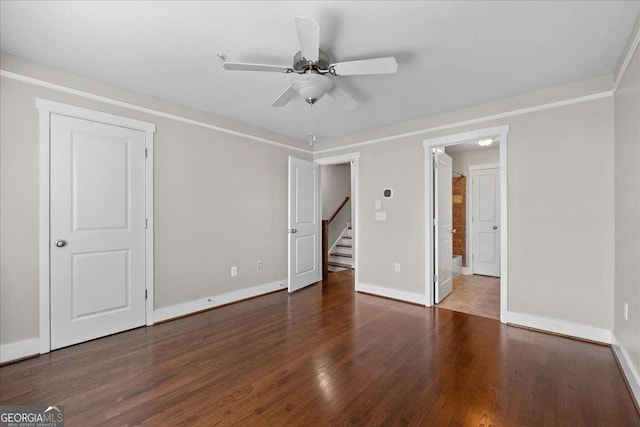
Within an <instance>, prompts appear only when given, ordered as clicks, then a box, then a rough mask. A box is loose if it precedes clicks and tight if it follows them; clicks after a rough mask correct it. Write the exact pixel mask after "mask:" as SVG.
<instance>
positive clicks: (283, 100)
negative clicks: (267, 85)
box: [271, 86, 296, 107]
mask: <svg viewBox="0 0 640 427" xmlns="http://www.w3.org/2000/svg"><path fill="white" fill-rule="evenodd" d="M295 94H296V91H295V90H294V89H293V88H292V87H291V86H289V87H288V88H286V89H285V90H284V92H282V93H281V94H280V96H279V97H277V98H276V100H275V101H273V102H272V103H271V105H272V106H273V107H284V106H285V105H287V103H288V102H289V101H291V98H293V96H294V95H295Z"/></svg>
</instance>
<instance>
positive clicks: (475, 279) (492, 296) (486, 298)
mask: <svg viewBox="0 0 640 427" xmlns="http://www.w3.org/2000/svg"><path fill="white" fill-rule="evenodd" d="M438 307H440V308H446V309H447V310H454V311H460V312H462V313H467V314H475V315H476V316H482V317H488V318H489V319H496V320H500V278H498V277H489V276H479V275H462V274H461V275H459V276H458V277H455V278H454V279H453V291H451V293H450V294H449V295H447V297H446V298H445V299H444V300H443V301H442V302H441V303H440V304H438Z"/></svg>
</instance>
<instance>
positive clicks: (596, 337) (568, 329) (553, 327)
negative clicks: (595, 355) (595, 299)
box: [507, 311, 611, 344]
mask: <svg viewBox="0 0 640 427" xmlns="http://www.w3.org/2000/svg"><path fill="white" fill-rule="evenodd" d="M507 323H508V324H509V323H510V324H515V325H520V326H526V327H529V328H534V329H540V330H542V331H548V332H554V333H556V334H562V335H568V336H571V337H575V338H582V339H585V340H590V341H596V342H601V343H604V344H611V331H610V330H608V329H602V328H597V327H595V326H587V325H582V324H580V323H573V322H567V321H566V320H558V319H551V318H549V317H542V316H534V315H531V314H523V313H515V312H513V311H507Z"/></svg>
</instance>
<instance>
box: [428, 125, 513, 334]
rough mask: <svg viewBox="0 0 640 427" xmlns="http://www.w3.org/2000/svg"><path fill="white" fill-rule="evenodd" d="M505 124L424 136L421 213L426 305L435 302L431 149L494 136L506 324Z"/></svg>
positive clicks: (502, 307) (502, 318)
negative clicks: (497, 143)
mask: <svg viewBox="0 0 640 427" xmlns="http://www.w3.org/2000/svg"><path fill="white" fill-rule="evenodd" d="M508 135H509V125H504V126H496V127H491V128H485V129H478V130H474V131H469V132H463V133H457V134H452V135H446V136H442V137H438V138H431V139H426V140H424V141H423V143H422V145H423V147H424V194H425V197H424V212H425V239H424V241H425V248H424V250H425V254H424V255H425V258H424V259H425V295H426V304H425V305H426V306H427V307H432V306H433V305H434V304H435V292H434V291H435V289H434V284H433V275H434V265H433V239H434V233H433V218H434V210H433V194H432V187H433V158H432V154H431V153H432V152H433V148H435V147H438V146H446V145H456V144H460V143H463V142H468V141H471V140H478V139H482V138H491V137H496V138H498V139H499V141H500V163H499V164H500V230H501V233H500V322H502V323H507V301H508V291H509V287H508V283H509V282H508V265H507V259H508V246H507V243H508V228H507V223H508V221H507V218H508V215H507V213H508V212H507V142H508Z"/></svg>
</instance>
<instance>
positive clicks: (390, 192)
mask: <svg viewBox="0 0 640 427" xmlns="http://www.w3.org/2000/svg"><path fill="white" fill-rule="evenodd" d="M382 194H383V195H384V197H385V198H386V199H390V198H391V197H392V196H393V190H392V189H390V188H385V189H384V191H383V192H382Z"/></svg>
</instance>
